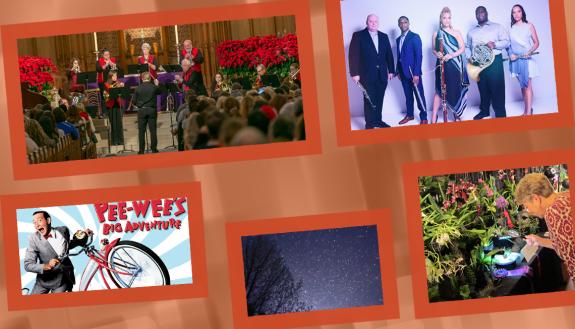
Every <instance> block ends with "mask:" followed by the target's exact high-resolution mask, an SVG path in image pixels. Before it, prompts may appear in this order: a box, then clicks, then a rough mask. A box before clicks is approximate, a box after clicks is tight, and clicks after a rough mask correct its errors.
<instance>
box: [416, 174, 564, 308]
mask: <svg viewBox="0 0 575 329" xmlns="http://www.w3.org/2000/svg"><path fill="white" fill-rule="evenodd" d="M531 172H545V174H546V175H547V176H548V177H549V178H550V181H551V182H552V183H554V186H555V188H556V190H557V191H562V190H565V189H566V188H568V186H566V185H567V169H566V167H565V166H553V167H536V168H525V169H508V170H499V171H490V172H477V173H468V174H453V175H445V176H435V177H420V178H419V191H420V207H421V208H420V209H421V217H422V224H423V240H424V253H425V267H426V271H427V283H428V297H429V300H430V301H431V302H435V301H443V300H459V299H469V298H481V297H489V296H491V295H492V294H493V292H494V291H495V290H496V289H497V281H496V280H494V279H493V278H492V276H491V269H492V268H491V265H492V257H493V256H494V255H496V254H509V253H510V250H508V248H496V247H494V243H493V242H494V239H495V238H496V237H504V236H506V235H507V234H508V230H510V229H513V231H514V232H516V234H519V235H520V236H525V235H527V234H533V233H536V232H539V231H540V227H539V225H540V220H539V219H537V218H532V217H529V216H528V214H527V213H526V212H524V211H523V210H522V209H520V207H519V206H518V205H517V204H516V203H515V200H514V197H513V195H514V192H515V187H516V184H517V182H518V181H519V180H520V179H521V178H522V177H523V176H524V175H525V174H527V173H531Z"/></svg>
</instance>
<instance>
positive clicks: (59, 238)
mask: <svg viewBox="0 0 575 329" xmlns="http://www.w3.org/2000/svg"><path fill="white" fill-rule="evenodd" d="M46 240H47V241H48V243H49V244H50V246H52V249H54V251H55V252H56V254H57V255H58V258H61V257H62V256H64V254H65V253H66V251H67V249H68V241H66V239H64V236H63V235H62V234H61V233H60V232H58V231H56V230H55V229H53V228H51V229H50V235H49V236H48V239H46Z"/></svg>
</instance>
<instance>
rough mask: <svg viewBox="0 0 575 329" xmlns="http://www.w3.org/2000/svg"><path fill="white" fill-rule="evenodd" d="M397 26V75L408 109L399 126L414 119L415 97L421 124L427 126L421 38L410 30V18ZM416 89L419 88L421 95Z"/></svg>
mask: <svg viewBox="0 0 575 329" xmlns="http://www.w3.org/2000/svg"><path fill="white" fill-rule="evenodd" d="M397 24H398V26H399V29H400V30H401V35H400V36H399V37H398V38H397V40H396V44H397V69H396V71H395V73H396V74H397V77H399V79H400V80H401V85H402V86H403V93H404V94H405V105H406V107H407V114H406V115H405V118H403V119H402V120H401V121H399V124H400V125H403V124H406V123H408V122H409V121H411V120H413V119H414V114H413V111H414V109H413V98H414V96H415V100H416V101H417V107H418V108H419V120H420V121H419V122H420V123H421V124H422V125H423V124H427V110H426V108H427V105H426V104H425V95H424V93H423V82H422V81H421V73H422V72H421V62H422V60H423V54H422V46H421V38H420V37H419V35H418V34H416V33H413V32H411V31H410V30H409V18H407V17H405V16H401V17H400V18H399V20H398V21H397ZM415 88H417V91H418V92H419V95H418V94H417V93H416V89H415Z"/></svg>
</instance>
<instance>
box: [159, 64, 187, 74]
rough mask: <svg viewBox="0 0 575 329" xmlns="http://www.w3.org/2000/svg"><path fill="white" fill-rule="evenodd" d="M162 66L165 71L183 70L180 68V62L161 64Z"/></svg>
mask: <svg viewBox="0 0 575 329" xmlns="http://www.w3.org/2000/svg"><path fill="white" fill-rule="evenodd" d="M162 66H163V67H164V70H165V71H166V72H170V73H172V72H183V71H184V69H183V68H182V66H181V65H180V64H165V65H162Z"/></svg>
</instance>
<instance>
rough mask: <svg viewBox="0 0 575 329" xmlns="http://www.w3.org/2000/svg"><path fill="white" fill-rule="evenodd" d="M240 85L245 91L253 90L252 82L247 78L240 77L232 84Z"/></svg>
mask: <svg viewBox="0 0 575 329" xmlns="http://www.w3.org/2000/svg"><path fill="white" fill-rule="evenodd" d="M236 82H237V83H239V84H240V85H242V89H243V90H251V89H252V83H251V82H250V79H248V78H247V77H239V78H235V79H232V83H236Z"/></svg>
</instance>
